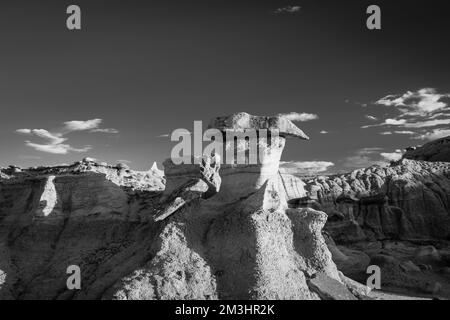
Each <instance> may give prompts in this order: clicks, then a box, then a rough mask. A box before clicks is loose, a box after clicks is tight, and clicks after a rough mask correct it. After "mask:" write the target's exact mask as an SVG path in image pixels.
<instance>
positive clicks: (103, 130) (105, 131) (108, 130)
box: [91, 128, 119, 134]
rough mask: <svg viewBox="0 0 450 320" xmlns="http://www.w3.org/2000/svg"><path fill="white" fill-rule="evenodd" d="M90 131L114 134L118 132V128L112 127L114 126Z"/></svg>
mask: <svg viewBox="0 0 450 320" xmlns="http://www.w3.org/2000/svg"><path fill="white" fill-rule="evenodd" d="M91 132H100V133H111V134H115V133H119V130H117V129H114V128H104V129H92V130H91Z"/></svg>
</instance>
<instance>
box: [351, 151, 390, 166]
mask: <svg viewBox="0 0 450 320" xmlns="http://www.w3.org/2000/svg"><path fill="white" fill-rule="evenodd" d="M382 150H383V148H378V147H373V148H362V149H359V150H357V151H356V152H355V153H354V154H352V155H350V156H348V157H346V158H345V159H344V161H343V166H344V167H347V168H354V169H356V168H365V167H370V166H372V165H374V164H378V165H384V164H386V162H385V161H382V159H380V156H379V154H380V151H382Z"/></svg>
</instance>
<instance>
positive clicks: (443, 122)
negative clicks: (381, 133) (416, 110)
mask: <svg viewBox="0 0 450 320" xmlns="http://www.w3.org/2000/svg"><path fill="white" fill-rule="evenodd" d="M449 124H450V119H437V120H428V121H418V122H412V123H405V124H403V127H405V128H424V127H435V126H440V125H449Z"/></svg>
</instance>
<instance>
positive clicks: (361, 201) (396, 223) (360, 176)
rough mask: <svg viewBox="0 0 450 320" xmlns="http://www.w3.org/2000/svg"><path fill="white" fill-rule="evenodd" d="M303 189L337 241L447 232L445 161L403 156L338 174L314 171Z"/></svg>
mask: <svg viewBox="0 0 450 320" xmlns="http://www.w3.org/2000/svg"><path fill="white" fill-rule="evenodd" d="M305 189H306V190H307V192H308V194H309V195H310V196H311V197H312V198H314V199H315V200H316V201H317V203H318V204H320V206H321V208H323V210H324V211H325V212H327V213H328V215H329V216H330V217H329V223H328V224H327V228H326V229H327V230H328V231H329V232H330V235H331V236H332V237H333V239H334V240H335V241H337V242H339V243H351V242H358V241H363V240H382V239H410V238H440V239H446V238H448V237H449V236H450V214H449V208H450V164H448V163H444V162H425V161H413V160H407V159H403V160H401V161H400V162H398V163H394V164H392V165H390V166H388V167H380V166H373V167H370V168H366V169H359V170H355V171H353V172H351V173H348V174H344V175H334V176H328V177H316V178H314V179H311V180H308V181H306V186H305Z"/></svg>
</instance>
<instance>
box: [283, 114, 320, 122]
mask: <svg viewBox="0 0 450 320" xmlns="http://www.w3.org/2000/svg"><path fill="white" fill-rule="evenodd" d="M279 116H281V117H284V118H286V119H288V120H291V121H300V122H304V121H311V120H316V119H319V116H318V115H317V114H314V113H306V112H302V113H298V112H290V113H280V114H279Z"/></svg>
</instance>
